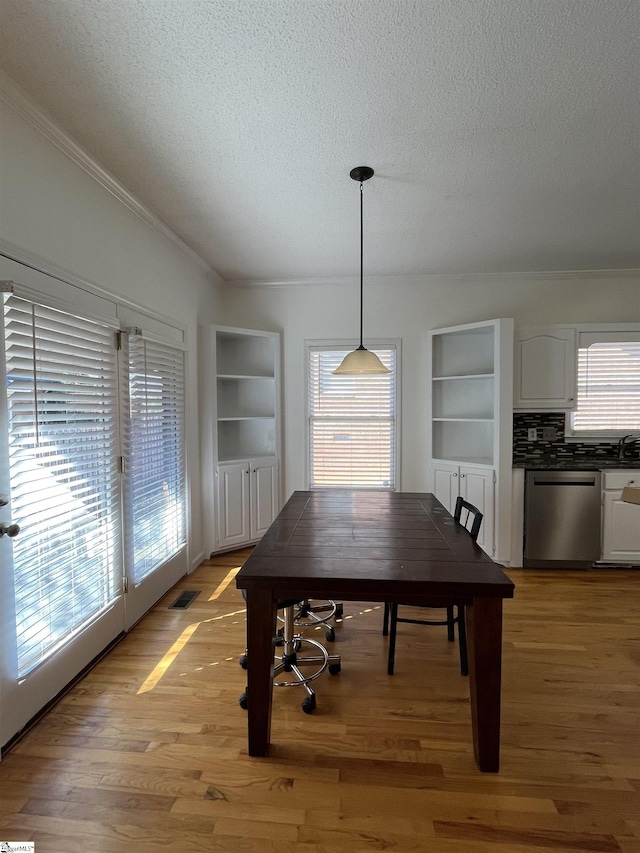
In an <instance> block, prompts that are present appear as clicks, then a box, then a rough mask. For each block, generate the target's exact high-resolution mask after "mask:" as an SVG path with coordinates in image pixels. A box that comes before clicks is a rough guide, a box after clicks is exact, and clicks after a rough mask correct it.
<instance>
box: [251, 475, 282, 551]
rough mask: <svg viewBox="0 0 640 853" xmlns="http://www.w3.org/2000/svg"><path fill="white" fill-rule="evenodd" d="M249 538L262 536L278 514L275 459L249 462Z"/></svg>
mask: <svg viewBox="0 0 640 853" xmlns="http://www.w3.org/2000/svg"><path fill="white" fill-rule="evenodd" d="M250 482H251V498H250V503H251V538H252V539H259V538H260V537H261V536H263V535H264V534H265V533H266V532H267V530H268V528H269V526H270V525H271V522H272V521H273V520H274V518H275V517H276V515H277V514H278V506H277V504H278V487H277V484H278V463H277V460H275V459H258V460H254V461H252V462H251V477H250Z"/></svg>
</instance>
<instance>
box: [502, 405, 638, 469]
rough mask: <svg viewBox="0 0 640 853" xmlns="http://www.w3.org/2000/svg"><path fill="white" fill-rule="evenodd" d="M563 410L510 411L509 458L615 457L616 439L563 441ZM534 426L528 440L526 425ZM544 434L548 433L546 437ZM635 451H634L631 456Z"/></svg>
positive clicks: (616, 450)
mask: <svg viewBox="0 0 640 853" xmlns="http://www.w3.org/2000/svg"><path fill="white" fill-rule="evenodd" d="M564 419H565V416H564V412H517V413H514V415H513V459H514V461H516V460H520V459H538V458H540V459H541V458H544V457H548V456H553V457H556V458H558V459H584V458H585V456H589V457H596V458H599V459H615V458H616V457H617V455H618V445H617V442H613V443H612V444H587V443H584V442H573V441H572V442H571V443H570V444H567V443H565V440H564ZM531 428H535V429H536V430H537V436H538V438H537V440H536V441H529V440H528V438H527V433H528V431H529V429H531ZM547 436H548V437H547ZM635 455H636V454H634V456H635Z"/></svg>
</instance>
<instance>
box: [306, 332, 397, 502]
mask: <svg viewBox="0 0 640 853" xmlns="http://www.w3.org/2000/svg"><path fill="white" fill-rule="evenodd" d="M351 349H352V347H343V348H323V347H310V348H309V484H310V487H311V488H323V487H332V486H333V487H351V488H364V489H366V488H371V489H393V488H395V478H396V471H395V468H396V464H395V461H396V374H397V370H396V367H397V365H396V349H395V347H381V348H375V349H374V350H373V351H374V352H375V353H376V355H377V356H378V357H379V358H380V360H381V361H382V363H383V364H384V365H385V367H388V368H389V369H390V370H391V373H388V374H385V375H384V376H362V377H359V376H333V375H332V371H334V370H335V369H336V367H338V365H339V364H340V362H341V361H342V359H343V358H344V357H345V355H346V354H347V353H348V352H350V350H351Z"/></svg>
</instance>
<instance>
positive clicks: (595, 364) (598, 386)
mask: <svg viewBox="0 0 640 853" xmlns="http://www.w3.org/2000/svg"><path fill="white" fill-rule="evenodd" d="M634 337H635V338H637V340H633V338H634ZM616 338H618V339H616ZM625 338H627V339H626V340H625ZM567 428H568V429H567V434H568V435H571V436H574V437H576V438H589V437H591V438H598V437H603V438H604V437H607V436H608V437H615V436H616V435H620V434H623V433H627V432H629V431H637V430H640V335H638V334H637V333H633V332H630V333H624V332H617V333H616V332H608V333H602V332H601V333H596V332H580V334H579V340H578V397H577V406H576V409H575V411H573V412H570V413H569V415H568V417H567Z"/></svg>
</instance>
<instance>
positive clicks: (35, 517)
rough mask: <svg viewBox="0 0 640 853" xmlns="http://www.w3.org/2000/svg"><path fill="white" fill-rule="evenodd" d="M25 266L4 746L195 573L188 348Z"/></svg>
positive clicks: (5, 372) (6, 520)
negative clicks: (190, 533) (190, 536)
mask: <svg viewBox="0 0 640 853" xmlns="http://www.w3.org/2000/svg"><path fill="white" fill-rule="evenodd" d="M16 268H17V269H18V271H19V272H20V274H21V278H23V279H25V278H26V279H27V280H29V279H30V280H31V281H30V283H34V284H36V285H37V287H38V288H39V290H37V291H36V290H32V289H31V288H30V287H28V286H22V285H19V286H17V289H16V288H13V287H11V286H9V285H2V284H0V291H3V292H0V296H2V302H3V310H2V318H1V323H2V327H1V329H0V331H1V341H0V375H2V376H3V377H6V392H5V391H4V389H3V390H2V393H0V534H1V535H0V565H1V570H0V745H3V744H5V743H6V742H7V741H8V740H10V739H11V738H12V737H13V736H14V735H15V734H16V733H17V732H19V731H20V730H21V728H22V727H23V726H24V725H25V723H27V722H28V721H29V720H30V719H31V718H32V717H33V716H34V715H35V714H37V713H38V712H39V711H40V710H41V709H42V708H43V707H44V706H45V705H46V704H47V703H48V702H49V701H50V700H51V699H53V698H54V697H55V696H56V695H57V694H58V693H59V692H60V690H62V689H63V688H64V687H65V685H66V684H68V683H69V682H70V681H71V680H72V679H73V678H74V677H75V676H76V675H77V674H78V673H79V672H80V671H81V670H82V669H83V668H84V667H85V666H86V665H87V664H88V663H90V662H91V660H93V658H95V657H96V656H97V655H98V654H100V652H101V651H102V650H103V649H104V648H105V647H106V646H108V645H109V643H110V642H111V641H112V640H113V639H115V638H116V637H117V636H118V635H120V634H121V633H122V632H123V631H125V630H127V629H128V628H129V627H131V626H132V625H133V624H135V622H136V621H137V620H138V619H139V618H140V617H141V616H142V615H143V614H144V613H145V612H146V610H148V609H149V607H151V606H152V605H153V604H154V603H155V602H156V601H157V600H158V598H159V597H160V596H161V595H163V594H164V592H166V590H167V589H168V588H170V587H171V586H172V584H173V583H175V582H176V581H177V580H178V579H179V578H180V577H181V576H182V575H184V574H185V573H186V571H187V555H186V500H185V459H184V408H185V407H184V347H183V346H181V345H180V344H179V343H176V342H175V341H173V342H166V341H162V340H156V339H154V338H153V336H145V335H144V333H143V332H141V331H140V329H135V330H133V331H132V332H131V333H126V332H125V333H121V332H120V330H119V327H120V326H121V325H123V320H122V318H121V317H119V315H118V307H117V306H116V305H115V304H111V305H109V304H107V301H106V300H104V299H102V298H101V297H95V298H93V302H94V303H98V304H96V305H94V304H92V298H91V297H90V298H88V299H86V300H83V299H81V298H80V297H77V298H76V302H78V303H80V305H79V307H80V308H82V310H78V311H74V310H73V309H70V307H69V305H70V300H68V299H65V300H59V299H57V298H56V297H55V296H54V295H51V294H47V296H45V297H44V298H40V297H39V295H38V294H39V293H42V292H43V291H44V290H46V288H47V286H49V285H51V286H52V287H53V286H54V285H56V282H55V281H53V280H49V279H48V277H47V276H44V275H42V274H40V273H37V274H36V273H34V272H33V271H26V272H25V271H24V270H22V269H21V268H20V267H19V265H18V264H15V263H14V262H10V261H6V260H5V259H0V278H5V276H6V273H7V271H8V272H9V273H10V274H11V273H13V274H14V275H15V272H16ZM64 295H65V296H67V297H68V293H65V294H64ZM85 296H86V294H85ZM85 303H86V304H85ZM123 313H126V312H123ZM130 313H131V312H129V314H130ZM157 325H158V324H157V323H156V326H157Z"/></svg>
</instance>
